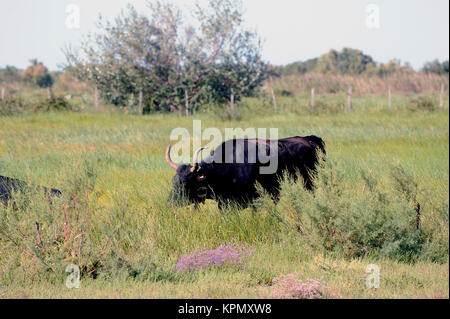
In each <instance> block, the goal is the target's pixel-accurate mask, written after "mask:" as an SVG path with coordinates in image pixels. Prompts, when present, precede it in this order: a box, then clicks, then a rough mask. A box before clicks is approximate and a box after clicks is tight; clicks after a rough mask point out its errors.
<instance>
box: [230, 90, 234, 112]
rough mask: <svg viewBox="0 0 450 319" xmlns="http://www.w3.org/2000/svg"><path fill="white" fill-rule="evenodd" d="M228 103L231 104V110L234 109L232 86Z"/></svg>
mask: <svg viewBox="0 0 450 319" xmlns="http://www.w3.org/2000/svg"><path fill="white" fill-rule="evenodd" d="M230 105H231V110H232V111H234V89H233V88H231V96H230Z"/></svg>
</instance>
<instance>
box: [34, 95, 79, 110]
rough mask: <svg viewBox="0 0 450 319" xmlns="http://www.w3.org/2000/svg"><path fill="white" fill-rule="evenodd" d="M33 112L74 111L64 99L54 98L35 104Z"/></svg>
mask: <svg viewBox="0 0 450 319" xmlns="http://www.w3.org/2000/svg"><path fill="white" fill-rule="evenodd" d="M34 111H36V112H39V111H45V112H49V111H74V109H73V108H72V106H71V104H70V103H69V102H68V101H67V100H66V99H65V98H64V97H61V96H56V97H52V98H50V99H48V100H42V101H40V102H39V103H37V104H36V106H35V107H34Z"/></svg>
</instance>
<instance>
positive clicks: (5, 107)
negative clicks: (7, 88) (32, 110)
mask: <svg viewBox="0 0 450 319" xmlns="http://www.w3.org/2000/svg"><path fill="white" fill-rule="evenodd" d="M26 107H27V105H26V104H25V102H24V100H23V99H21V98H18V97H14V96H9V95H7V96H5V98H4V99H3V100H2V99H0V116H2V115H3V116H5V115H15V114H20V113H22V112H23V111H24V110H25V109H26Z"/></svg>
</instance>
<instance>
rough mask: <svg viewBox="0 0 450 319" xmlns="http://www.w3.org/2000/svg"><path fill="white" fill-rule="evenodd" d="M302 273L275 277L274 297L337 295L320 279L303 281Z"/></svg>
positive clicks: (325, 296)
mask: <svg viewBox="0 0 450 319" xmlns="http://www.w3.org/2000/svg"><path fill="white" fill-rule="evenodd" d="M299 277H300V274H289V275H285V276H280V277H277V278H275V279H274V281H273V282H274V283H275V286H274V290H273V297H274V298H280V299H323V298H333V297H337V295H335V294H334V293H332V292H331V290H330V289H328V288H327V287H325V286H323V285H322V284H321V283H320V280H318V279H308V280H306V281H302V280H301V279H300V278H299Z"/></svg>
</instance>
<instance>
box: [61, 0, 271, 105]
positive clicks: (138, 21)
mask: <svg viewBox="0 0 450 319" xmlns="http://www.w3.org/2000/svg"><path fill="white" fill-rule="evenodd" d="M148 7H149V8H150V10H151V14H150V15H149V16H145V15H143V14H139V13H138V12H137V11H136V10H135V9H134V8H133V7H132V6H128V9H127V10H126V11H123V12H122V14H121V15H120V16H119V17H117V18H116V19H115V20H114V21H113V22H109V21H106V22H103V21H102V20H100V21H99V24H98V26H99V29H100V32H99V33H97V34H94V35H91V36H90V37H88V38H87V39H85V41H84V42H83V44H82V49H81V52H75V51H74V50H73V49H71V48H68V49H66V50H65V53H66V57H67V60H68V64H67V67H68V69H69V70H71V71H72V72H73V73H74V74H76V76H77V77H78V78H80V79H83V80H88V81H90V82H91V83H94V84H95V85H97V86H98V87H99V89H100V90H101V91H102V93H103V95H104V97H105V98H106V99H107V100H109V101H111V102H113V103H115V104H116V105H125V104H126V101H127V99H128V98H129V97H130V96H131V97H132V98H133V99H134V96H135V95H136V94H138V93H139V92H143V94H144V99H145V100H146V105H147V108H146V110H150V109H156V110H158V109H166V110H174V109H181V108H182V107H183V105H184V104H186V102H188V103H189V104H190V106H191V107H193V108H198V107H199V106H200V105H202V104H204V103H207V102H214V103H225V102H226V101H228V99H229V98H230V95H231V92H234V94H235V100H238V99H239V98H240V97H241V96H248V95H251V94H253V92H254V91H255V90H256V89H257V88H258V87H260V86H261V85H262V82H263V81H264V77H265V63H264V62H263V61H262V58H261V41H260V40H259V38H258V36H257V34H256V33H255V32H252V31H249V30H246V29H245V28H243V26H242V21H243V20H242V16H243V10H242V6H241V5H240V2H238V1H237V0H225V1H219V0H210V1H209V3H208V6H207V7H206V8H201V7H200V6H199V5H197V7H196V10H195V12H194V13H193V15H194V18H195V20H196V21H198V25H197V26H193V25H189V24H186V23H183V20H182V17H183V16H182V12H181V10H180V9H179V8H177V7H176V6H174V5H171V4H167V3H163V2H161V1H156V2H149V3H148ZM186 97H187V98H188V101H186Z"/></svg>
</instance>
